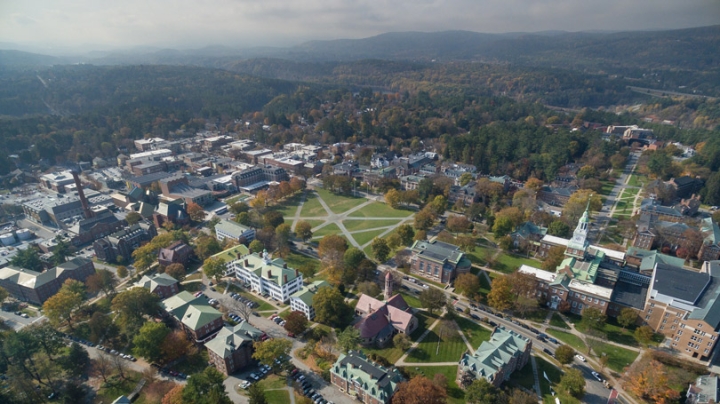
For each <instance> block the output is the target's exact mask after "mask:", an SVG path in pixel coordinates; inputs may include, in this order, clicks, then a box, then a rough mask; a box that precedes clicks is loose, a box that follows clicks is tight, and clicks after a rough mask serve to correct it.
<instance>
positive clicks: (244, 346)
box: [205, 321, 264, 376]
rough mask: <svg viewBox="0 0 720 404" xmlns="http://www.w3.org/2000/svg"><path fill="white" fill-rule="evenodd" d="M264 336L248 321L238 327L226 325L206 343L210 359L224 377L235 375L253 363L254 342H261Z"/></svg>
mask: <svg viewBox="0 0 720 404" xmlns="http://www.w3.org/2000/svg"><path fill="white" fill-rule="evenodd" d="M263 334H264V333H263V332H262V331H260V330H258V329H257V328H255V327H253V326H251V325H250V323H248V322H247V321H244V322H243V323H242V324H238V325H236V326H229V325H226V326H225V327H223V328H222V329H221V330H220V332H218V333H217V335H216V336H215V338H213V339H211V340H210V341H208V342H207V343H205V348H207V350H208V358H209V359H210V362H211V363H212V364H213V365H215V368H216V369H217V370H219V371H220V372H221V373H223V374H224V375H226V376H227V375H230V374H232V373H235V372H237V371H238V370H241V369H243V368H245V367H246V366H248V365H250V364H251V363H252V362H253V359H252V354H253V352H254V351H255V350H254V349H253V342H255V341H259V340H260V337H262V335H263Z"/></svg>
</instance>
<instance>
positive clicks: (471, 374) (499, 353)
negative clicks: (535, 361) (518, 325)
mask: <svg viewBox="0 0 720 404" xmlns="http://www.w3.org/2000/svg"><path fill="white" fill-rule="evenodd" d="M531 351H532V341H530V340H529V339H528V338H527V337H524V336H522V335H520V334H518V333H516V332H515V331H512V330H507V329H505V328H504V327H496V328H495V330H493V333H492V336H491V337H490V341H483V343H482V344H480V346H479V347H478V349H477V351H475V353H472V354H471V353H468V352H466V353H465V354H463V356H462V358H460V364H459V366H458V370H457V384H458V386H462V387H463V388H465V387H467V386H469V385H470V384H472V382H473V381H475V380H477V379H480V378H483V379H485V380H487V381H488V383H490V384H492V385H493V386H495V387H500V385H501V384H502V383H503V382H505V381H507V380H510V375H512V373H513V372H515V371H516V370H520V369H522V368H523V367H524V366H525V365H526V364H527V363H528V360H529V359H530V352H531Z"/></svg>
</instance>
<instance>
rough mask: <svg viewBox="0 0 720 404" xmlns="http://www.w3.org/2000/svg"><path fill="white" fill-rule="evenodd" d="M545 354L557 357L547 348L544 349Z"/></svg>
mask: <svg viewBox="0 0 720 404" xmlns="http://www.w3.org/2000/svg"><path fill="white" fill-rule="evenodd" d="M543 352H545V353H546V354H548V355H550V356H552V357H553V358H554V357H555V354H554V353H553V352H552V351H551V350H549V349H547V348H543Z"/></svg>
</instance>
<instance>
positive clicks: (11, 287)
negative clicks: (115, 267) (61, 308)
mask: <svg viewBox="0 0 720 404" xmlns="http://www.w3.org/2000/svg"><path fill="white" fill-rule="evenodd" d="M93 274H95V265H93V262H92V261H91V260H89V259H88V258H84V257H77V258H73V259H71V260H69V261H67V262H64V263H62V264H60V265H58V266H56V267H55V268H52V269H48V270H47V271H45V272H36V271H32V270H29V269H24V268H19V267H15V266H12V265H11V266H8V267H5V268H2V269H0V287H2V288H4V289H5V290H7V291H8V293H10V294H11V295H12V296H13V297H15V298H16V299H18V300H21V301H24V302H29V303H32V304H36V305H42V304H43V303H45V300H47V299H48V298H50V297H52V296H54V295H55V294H56V293H57V292H58V291H59V290H60V288H61V287H62V284H63V282H65V281H66V280H67V279H75V280H76V281H80V282H85V280H86V279H87V278H88V276H90V275H93Z"/></svg>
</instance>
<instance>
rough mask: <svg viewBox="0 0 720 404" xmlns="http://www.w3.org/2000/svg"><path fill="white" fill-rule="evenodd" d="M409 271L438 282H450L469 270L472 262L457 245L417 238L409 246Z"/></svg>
mask: <svg viewBox="0 0 720 404" xmlns="http://www.w3.org/2000/svg"><path fill="white" fill-rule="evenodd" d="M410 251H411V252H412V257H411V259H410V271H411V272H413V273H414V274H417V275H419V276H422V277H425V278H428V279H432V280H434V281H436V282H440V283H449V282H452V281H453V280H454V279H455V278H456V277H457V276H458V275H460V274H464V273H467V272H470V267H471V266H472V263H471V262H470V260H469V259H468V258H467V257H466V256H465V254H464V253H462V252H461V251H460V249H459V248H458V247H457V246H454V245H452V244H448V243H444V242H442V241H437V240H435V241H424V240H418V241H415V243H414V244H413V245H412V247H411V248H410Z"/></svg>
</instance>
